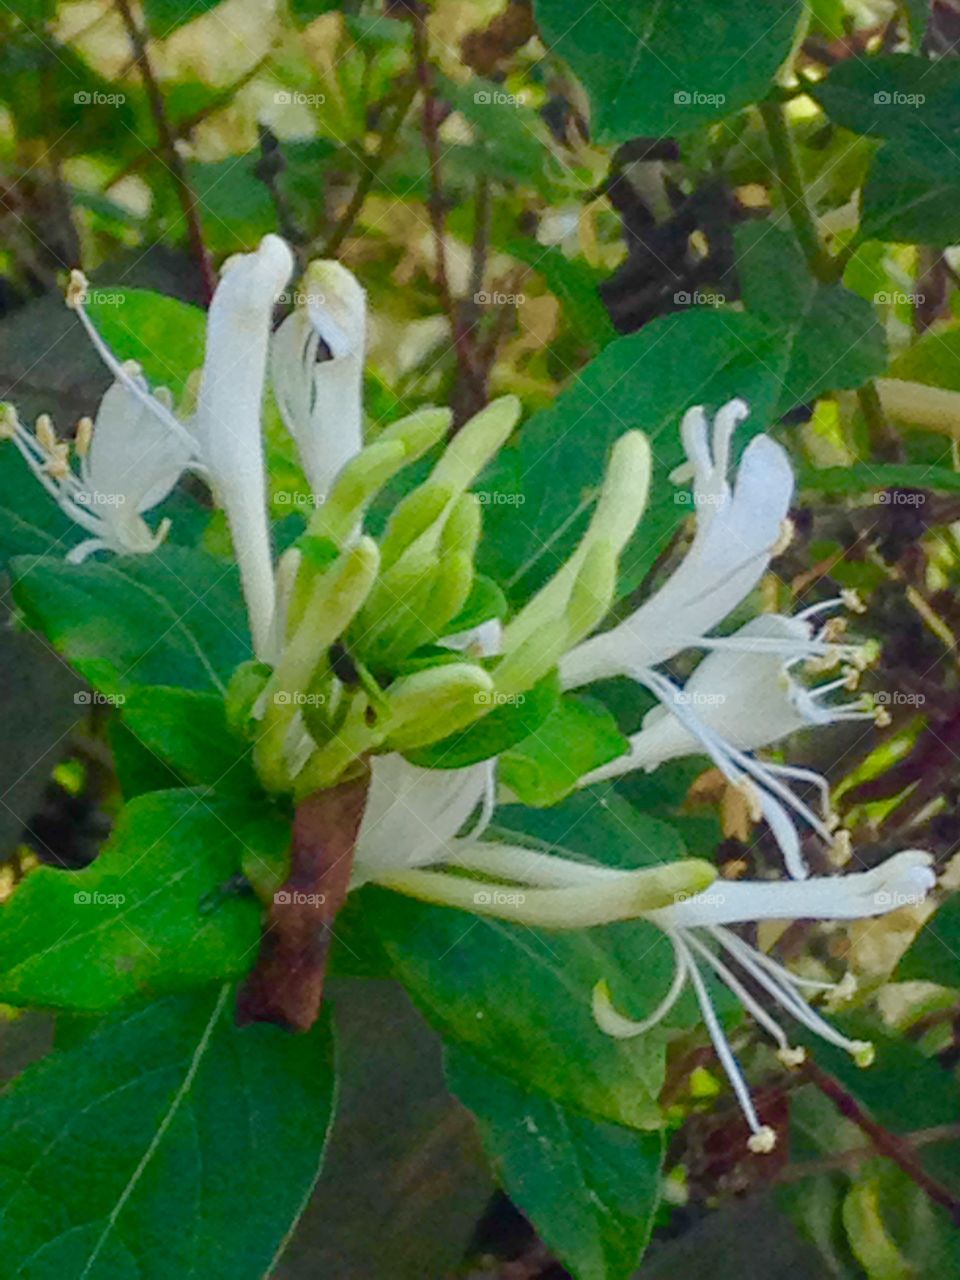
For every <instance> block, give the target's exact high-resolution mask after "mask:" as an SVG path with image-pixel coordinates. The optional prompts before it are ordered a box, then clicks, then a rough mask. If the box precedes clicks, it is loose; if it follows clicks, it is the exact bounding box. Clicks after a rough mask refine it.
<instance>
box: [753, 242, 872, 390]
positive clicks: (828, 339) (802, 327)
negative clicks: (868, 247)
mask: <svg viewBox="0 0 960 1280" xmlns="http://www.w3.org/2000/svg"><path fill="white" fill-rule="evenodd" d="M737 265H738V268H739V275H740V282H741V289H742V296H743V301H744V304H745V306H746V308H747V310H748V311H749V312H751V313H752V314H753V315H755V316H757V317H758V318H759V319H761V320H764V321H765V322H766V323H767V324H768V325H769V326H770V327H771V328H773V329H779V330H780V331H781V332H782V333H783V335H784V338H785V340H786V342H787V346H788V350H789V360H788V364H787V368H786V372H785V374H784V378H783V391H782V393H781V396H780V403H779V406H778V407H779V411H780V412H781V413H785V412H786V411H787V410H788V409H790V408H792V407H793V406H794V405H796V404H806V403H807V402H808V401H811V400H813V399H815V398H816V397H817V396H818V395H820V394H822V393H823V392H824V391H827V390H834V391H836V390H846V389H849V388H855V387H860V386H863V384H864V383H865V382H866V381H867V380H868V379H869V378H872V377H875V376H876V375H877V374H879V373H882V372H883V371H884V369H885V368H886V366H887V352H886V343H885V341H884V336H883V328H882V326H881V325H880V322H879V321H878V319H877V316H876V313H875V312H874V309H873V307H871V305H870V303H869V302H867V301H866V299H865V298H861V297H860V296H859V295H858V294H856V293H851V292H850V290H849V289H845V288H844V287H843V285H842V284H822V283H820V282H819V281H818V280H816V279H814V277H813V276H812V275H811V274H810V271H809V269H808V267H807V264H806V261H805V260H804V256H803V253H802V252H801V250H800V246H799V245H798V244H797V242H796V241H795V240H794V238H793V237H792V236H791V235H790V234H789V233H788V232H786V231H781V230H779V229H778V228H777V227H773V226H771V225H770V224H769V223H762V222H754V223H750V224H748V225H747V226H745V227H743V228H741V229H740V231H739V232H738V233H737Z"/></svg>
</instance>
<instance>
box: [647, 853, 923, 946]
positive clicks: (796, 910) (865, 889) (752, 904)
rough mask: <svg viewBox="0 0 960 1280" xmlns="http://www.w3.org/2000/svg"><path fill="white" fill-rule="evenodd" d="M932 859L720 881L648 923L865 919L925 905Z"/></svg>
mask: <svg viewBox="0 0 960 1280" xmlns="http://www.w3.org/2000/svg"><path fill="white" fill-rule="evenodd" d="M932 863H933V860H932V858H931V857H930V855H929V854H928V853H924V852H922V851H921V850H919V849H908V850H906V851H905V852H903V853H897V854H894V855H893V857H891V858H888V859H887V860H886V862H883V863H881V864H880V866H879V867H874V868H873V870H871V871H856V872H850V873H848V874H846V875H841V876H814V877H811V878H810V879H809V880H783V881H779V880H778V881H769V882H767V881H756V880H754V881H749V880H746V881H745V880H740V881H727V880H717V881H716V882H715V883H714V884H712V885H711V886H710V888H709V889H708V890H706V892H705V893H701V894H697V895H695V896H693V897H690V898H687V899H686V900H685V901H683V902H676V903H674V904H673V905H671V906H669V907H662V908H660V910H658V911H651V912H649V913H648V915H647V918H648V919H649V920H652V921H653V923H654V924H658V925H660V927H661V928H664V929H677V928H691V927H694V926H697V925H717V924H738V923H743V922H745V921H750V920H863V919H866V918H868V917H870V916H880V915H885V914H886V913H887V912H888V911H894V910H896V908H897V907H902V906H907V905H915V904H917V903H920V902H922V901H923V900H924V898H925V897H926V895H927V894H928V893H929V892H930V890H931V889H932V888H933V886H934V884H935V883H936V877H935V875H934V873H933V869H932Z"/></svg>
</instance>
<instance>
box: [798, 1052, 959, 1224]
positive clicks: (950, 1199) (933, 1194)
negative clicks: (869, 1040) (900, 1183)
mask: <svg viewBox="0 0 960 1280" xmlns="http://www.w3.org/2000/svg"><path fill="white" fill-rule="evenodd" d="M804 1070H805V1072H806V1075H807V1078H808V1079H809V1080H810V1081H811V1082H812V1083H813V1084H815V1085H816V1086H817V1088H818V1089H819V1090H820V1092H821V1093H822V1094H824V1095H825V1096H826V1097H828V1098H829V1099H830V1101H831V1102H832V1103H833V1105H834V1106H835V1107H836V1108H837V1110H838V1111H839V1112H840V1114H841V1115H842V1116H843V1117H844V1118H845V1119H846V1120H851V1121H853V1123H854V1124H855V1125H856V1126H857V1128H858V1129H860V1130H861V1132H862V1133H865V1134H866V1136H867V1137H868V1138H869V1139H870V1141H871V1143H872V1144H873V1146H874V1147H875V1149H876V1151H877V1152H878V1154H879V1155H882V1156H886V1157H887V1159H888V1160H892V1161H893V1162H894V1164H896V1165H897V1166H898V1167H899V1168H900V1169H902V1170H903V1172H904V1173H905V1174H906V1175H907V1177H908V1178H910V1179H911V1180H912V1181H913V1182H915V1183H916V1185H917V1186H918V1187H919V1188H920V1190H921V1191H923V1192H924V1193H925V1194H926V1195H927V1196H929V1198H930V1199H931V1200H932V1201H933V1202H934V1204H938V1205H940V1207H941V1208H942V1209H945V1210H946V1211H947V1213H948V1214H949V1215H950V1218H951V1219H952V1221H953V1224H954V1226H960V1197H958V1196H955V1195H953V1194H952V1193H951V1192H950V1191H948V1189H947V1188H946V1187H945V1186H943V1184H942V1183H940V1182H938V1181H937V1179H936V1178H934V1177H932V1176H931V1175H930V1174H929V1173H927V1171H926V1169H924V1167H923V1165H922V1164H921V1163H920V1160H919V1158H918V1157H917V1155H916V1153H915V1152H914V1151H913V1150H912V1148H911V1147H910V1144H909V1143H908V1142H904V1140H903V1139H902V1138H900V1137H898V1136H897V1135H896V1134H895V1133H891V1132H890V1130H889V1129H885V1128H884V1127H883V1125H882V1124H879V1123H878V1121H876V1120H874V1118H873V1116H871V1115H870V1113H869V1111H867V1110H866V1108H865V1107H862V1106H861V1105H860V1103H859V1102H858V1101H857V1100H856V1098H855V1097H854V1096H853V1094H851V1093H848V1092H847V1090H846V1089H845V1088H844V1087H843V1085H842V1084H841V1083H840V1081H839V1080H837V1079H835V1077H834V1076H832V1075H830V1074H829V1073H828V1072H826V1071H824V1070H823V1068H822V1067H818V1066H817V1064H816V1063H815V1062H812V1061H810V1060H809V1059H808V1061H807V1063H806V1066H805V1068H804Z"/></svg>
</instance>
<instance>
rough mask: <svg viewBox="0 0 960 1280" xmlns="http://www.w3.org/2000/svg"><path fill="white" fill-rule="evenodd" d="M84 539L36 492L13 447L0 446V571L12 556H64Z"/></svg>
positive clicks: (41, 494)
mask: <svg viewBox="0 0 960 1280" xmlns="http://www.w3.org/2000/svg"><path fill="white" fill-rule="evenodd" d="M85 536H86V535H85V534H84V533H83V531H82V530H81V529H79V528H78V527H77V526H76V525H75V524H74V523H73V522H72V521H71V520H69V519H68V518H67V517H66V516H65V515H64V514H63V512H62V511H61V510H60V508H59V507H58V506H57V504H56V503H55V502H54V501H53V499H52V498H50V497H49V496H48V495H47V494H46V493H44V491H43V490H42V489H41V488H40V485H39V484H38V483H37V481H36V480H35V479H34V478H33V476H32V474H31V473H30V470H29V468H28V467H27V464H26V463H25V462H24V460H23V459H22V458H21V456H20V454H19V453H18V452H17V451H16V449H15V448H14V446H13V445H12V444H10V443H9V442H3V443H0V568H2V567H5V565H6V563H7V561H8V560H9V559H10V558H11V557H13V556H24V557H32V558H33V559H35V560H36V559H39V558H40V557H41V556H45V555H52V556H65V555H66V554H67V552H68V551H69V550H70V548H71V547H72V546H74V545H75V544H76V543H78V542H80V541H81V539H82V538H84V537H85Z"/></svg>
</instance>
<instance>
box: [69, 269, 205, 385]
mask: <svg viewBox="0 0 960 1280" xmlns="http://www.w3.org/2000/svg"><path fill="white" fill-rule="evenodd" d="M87 308H88V311H89V313H90V317H91V319H92V320H93V322H94V324H95V325H96V326H97V328H98V330H99V331H100V334H101V336H102V337H103V339H104V341H105V342H106V343H107V345H108V346H109V347H111V348H112V350H113V352H114V354H115V355H117V356H119V357H120V358H121V359H122V360H136V361H137V363H138V364H140V365H142V367H143V372H144V373H145V375H146V377H147V379H148V380H149V381H150V382H151V383H152V384H153V385H154V386H166V387H169V388H170V390H171V391H172V392H173V393H174V394H175V395H177V396H179V395H180V394H181V393H182V392H183V389H184V384H185V383H186V380H187V378H188V377H189V376H190V374H191V373H192V372H193V370H194V369H199V368H200V366H201V365H202V364H203V347H204V333H205V330H206V322H207V318H206V315H205V314H204V312H203V311H201V309H200V308H199V307H194V306H191V304H190V303H189V302H181V301H180V300H179V299H178V298H170V297H168V296H167V295H166V294H164V293H154V291H153V290H152V289H125V288H122V287H118V286H113V285H103V284H97V285H91V286H90V293H89V297H88V300H87Z"/></svg>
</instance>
